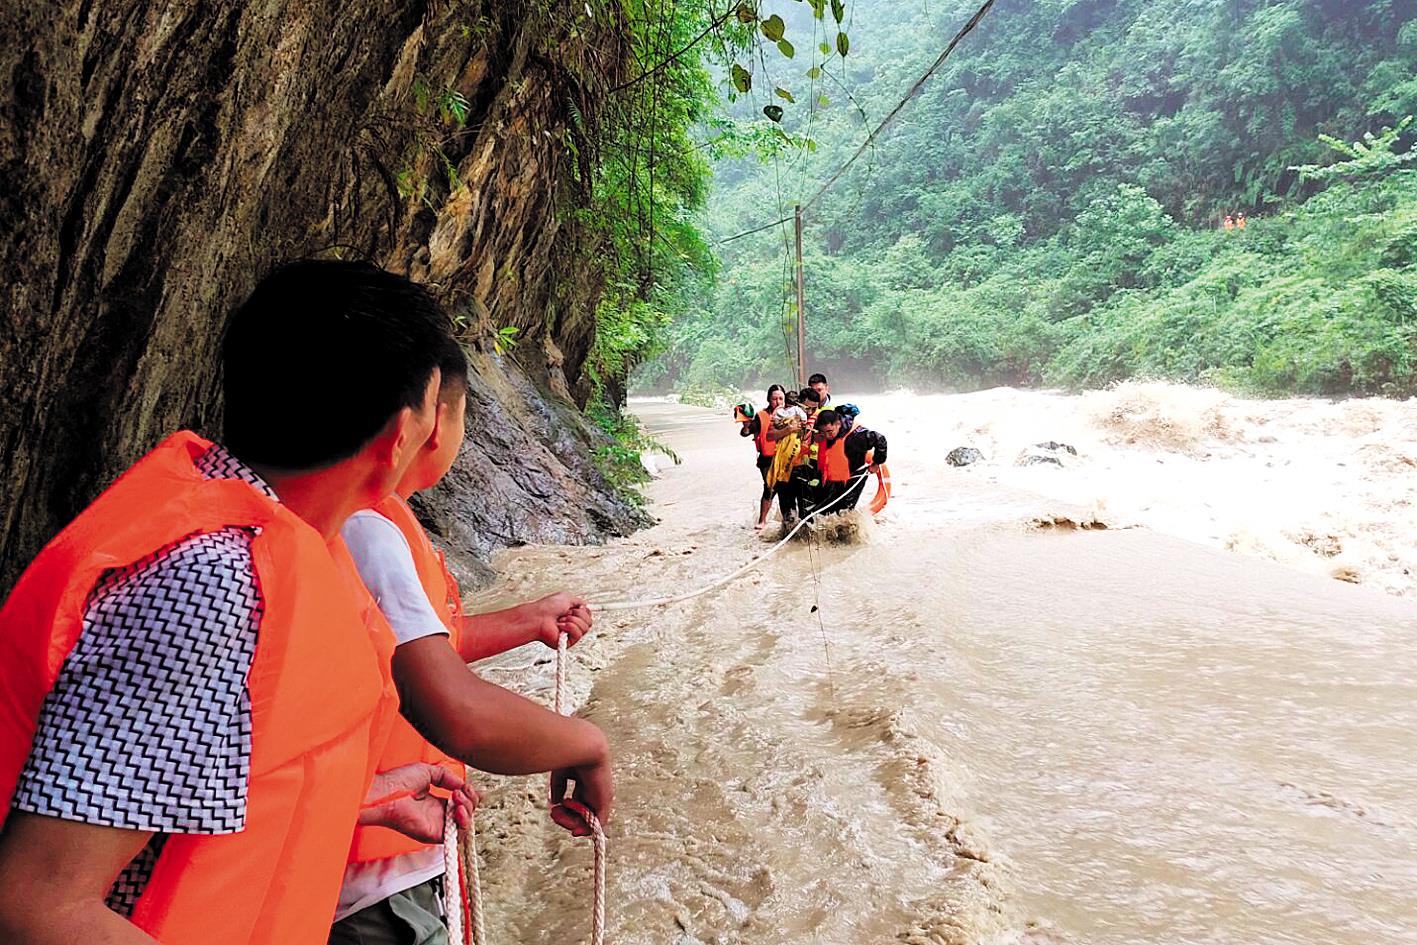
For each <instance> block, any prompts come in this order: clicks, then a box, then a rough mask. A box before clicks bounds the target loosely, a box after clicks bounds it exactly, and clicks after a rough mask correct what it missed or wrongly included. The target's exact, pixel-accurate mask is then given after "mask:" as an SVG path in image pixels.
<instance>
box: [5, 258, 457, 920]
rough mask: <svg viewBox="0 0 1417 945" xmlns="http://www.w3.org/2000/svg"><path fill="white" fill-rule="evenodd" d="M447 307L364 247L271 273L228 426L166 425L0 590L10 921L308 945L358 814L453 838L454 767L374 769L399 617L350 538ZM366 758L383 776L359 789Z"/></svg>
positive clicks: (428, 381)
mask: <svg viewBox="0 0 1417 945" xmlns="http://www.w3.org/2000/svg"><path fill="white" fill-rule="evenodd" d="M449 341H450V332H449V321H448V319H447V316H446V313H444V312H443V311H442V309H441V307H440V306H438V304H437V303H436V302H435V301H434V300H433V299H432V297H431V296H430V295H429V294H428V293H427V292H426V291H425V290H423V289H422V288H421V287H419V286H416V285H414V284H413V283H411V282H409V281H408V280H407V279H404V278H402V277H399V276H395V275H392V274H390V273H387V272H384V271H383V270H380V269H378V268H376V267H374V266H370V265H367V264H361V263H346V262H301V263H295V264H292V265H290V266H286V267H284V268H282V269H280V270H278V271H276V272H275V273H273V274H272V275H270V276H268V277H267V278H266V279H265V280H264V281H263V282H262V283H261V284H260V285H259V286H258V287H257V288H256V291H255V292H254V293H253V294H252V296H251V298H250V299H249V300H248V301H247V302H246V303H245V304H244V305H243V306H242V307H241V308H240V309H239V310H238V311H237V312H236V314H235V315H234V316H233V318H232V320H231V322H230V324H229V326H228V329H227V332H226V336H225V340H224V344H223V353H222V358H223V383H224V387H225V431H224V439H225V443H224V444H223V445H217V444H213V443H210V442H208V441H205V440H203V439H201V438H200V437H198V436H197V435H195V434H193V433H188V432H183V433H178V434H175V435H174V436H172V437H170V438H169V439H168V440H166V441H165V442H163V443H162V444H161V445H159V446H158V447H157V448H156V449H154V450H153V451H152V452H151V453H149V454H148V455H147V456H145V457H143V458H142V459H141V460H139V461H138V462H137V463H136V464H135V465H134V466H133V467H132V468H130V469H129V470H128V472H126V473H125V474H124V475H123V476H122V477H121V478H120V479H119V480H118V481H117V482H115V483H114V484H113V485H112V486H111V487H110V488H109V489H108V490H107V491H106V492H104V494H103V495H101V496H99V498H98V499H96V500H95V501H94V502H93V504H92V505H90V506H89V507H88V508H87V509H86V510H85V511H84V512H82V513H81V514H80V515H79V517H78V518H77V519H75V521H74V522H72V523H71V524H70V525H69V526H68V527H66V528H65V529H64V530H63V531H62V532H60V534H59V535H58V536H57V537H56V538H55V539H54V540H53V541H52V542H51V543H50V544H49V545H48V546H47V547H46V548H45V549H44V550H43V551H42V552H41V553H40V555H39V556H38V557H37V558H36V559H35V561H34V562H33V563H32V564H31V565H30V567H29V568H28V569H27V570H26V571H25V573H24V575H23V576H22V577H21V578H20V580H19V582H18V584H17V585H16V587H15V589H14V591H13V593H11V595H10V597H9V598H8V600H7V601H6V603H5V605H4V608H3V609H0V818H3V827H4V832H3V834H0V875H3V876H4V877H5V881H4V883H3V884H0V940H3V941H14V942H24V943H27V945H48V943H54V945H61V943H62V945H69V943H73V942H86V943H94V945H98V943H104V945H109V943H133V945H137V943H149V945H151V943H152V942H154V941H155V940H157V941H161V942H163V943H164V945H189V943H190V945H243V943H256V942H260V943H275V945H318V943H319V942H321V941H323V940H324V939H325V937H326V936H327V934H328V931H329V923H330V916H331V915H332V914H333V911H334V905H335V901H336V897H337V895H338V892H339V883H340V875H341V871H342V868H343V863H344V860H345V857H346V851H347V850H348V848H349V842H350V835H351V831H352V829H353V827H354V825H355V823H356V821H359V822H361V823H365V824H370V825H373V824H378V825H381V826H383V827H389V828H394V829H397V830H400V831H403V832H405V833H407V834H409V835H410V836H413V837H416V838H418V839H422V840H431V839H435V838H437V837H440V836H442V834H443V832H444V814H443V812H444V809H445V802H444V801H443V800H442V799H441V798H436V797H432V796H430V794H429V788H430V787H434V786H436V787H442V788H446V789H450V790H452V791H453V792H454V798H455V804H454V810H455V812H456V814H457V817H458V819H460V820H461V821H463V822H465V823H466V822H469V818H470V813H471V807H472V805H473V803H475V798H474V796H473V795H472V794H471V793H470V792H469V791H468V790H467V789H466V788H464V786H463V780H462V778H461V776H460V774H458V773H455V772H452V771H448V770H446V769H442V768H439V767H436V766H434V765H431V764H427V763H424V762H421V761H419V762H415V763H414V764H410V765H406V766H404V767H402V768H399V769H396V770H394V771H390V772H388V773H387V774H386V775H383V776H380V777H374V774H373V773H374V771H375V770H376V767H375V765H374V762H375V760H376V759H377V758H378V754H379V752H380V751H381V750H382V746H383V744H384V742H385V739H386V737H387V733H388V731H389V727H390V724H391V723H392V721H393V719H394V717H395V715H396V712H397V708H398V698H397V695H396V693H395V691H394V686H393V682H392V679H391V675H390V666H389V663H390V653H391V650H392V648H393V640H392V636H391V634H390V633H389V629H388V627H387V625H386V624H385V623H384V620H383V617H382V616H381V615H380V613H379V611H378V609H377V608H376V607H375V606H374V602H373V600H372V599H371V598H370V597H369V595H368V593H367V592H366V591H365V590H364V588H363V587H362V586H361V585H360V583H359V578H358V575H357V573H356V572H355V569H354V565H353V562H352V561H351V560H350V558H349V555H348V553H347V552H346V551H345V550H344V545H343V543H342V542H341V541H340V540H339V530H340V526H341V525H342V524H343V523H344V521H345V519H346V518H348V516H349V515H350V514H351V513H353V512H354V511H356V510H358V509H360V508H364V507H366V506H368V505H369V504H371V503H373V502H377V501H379V500H381V499H382V498H383V497H384V496H386V495H388V494H389V493H390V492H391V491H392V489H393V488H394V486H395V484H397V483H398V482H399V481H400V479H401V477H402V475H403V474H404V472H405V471H406V470H407V469H408V467H409V465H410V463H411V462H412V461H413V459H414V457H415V455H416V454H417V452H418V450H419V448H420V447H421V446H422V444H423V443H424V441H425V440H426V439H427V437H428V434H429V431H430V430H431V429H432V427H433V423H434V417H435V404H436V398H437V394H438V389H439V370H438V359H439V357H440V355H441V352H443V351H444V350H445V346H446V344H447V343H448V342H449ZM371 779H372V781H373V784H372V787H371Z"/></svg>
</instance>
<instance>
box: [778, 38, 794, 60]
mask: <svg viewBox="0 0 1417 945" xmlns="http://www.w3.org/2000/svg"><path fill="white" fill-rule="evenodd" d="M777 51H778V52H780V53H782V54H783V55H784V56H786V57H787V58H788V59H791V58H792V57H793V56H795V55H797V50H796V49H794V48H793V46H792V44H791V43H789V42H788V41H787V40H785V39H779V40H778V41H777Z"/></svg>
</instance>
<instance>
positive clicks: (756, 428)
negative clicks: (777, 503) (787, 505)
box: [738, 384, 787, 529]
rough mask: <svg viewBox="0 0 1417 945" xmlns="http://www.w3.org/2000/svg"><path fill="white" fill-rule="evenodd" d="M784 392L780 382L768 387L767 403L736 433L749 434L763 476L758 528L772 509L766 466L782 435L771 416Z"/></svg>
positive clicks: (765, 523) (780, 401)
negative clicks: (756, 451)
mask: <svg viewBox="0 0 1417 945" xmlns="http://www.w3.org/2000/svg"><path fill="white" fill-rule="evenodd" d="M786 393H787V391H786V389H785V388H783V386H782V385H781V384H774V385H772V386H771V387H769V388H768V393H767V401H768V405H767V406H766V407H765V408H763V409H762V410H759V411H758V412H757V413H755V414H754V415H753V416H752V417H751V418H750V419H749V420H748V421H747V422H746V423H743V424H742V425H741V426H740V427H739V428H738V435H739V436H751V437H752V438H753V445H754V446H756V447H757V450H758V459H757V462H758V474H759V475H760V476H762V477H763V495H762V498H761V499H760V500H759V501H758V522H757V524H756V525H755V526H754V527H755V528H758V529H762V528H764V527H766V525H767V522H768V512H770V511H771V510H772V494H773V490H772V489H770V488H769V487H768V467H770V466H772V459H773V457H774V456H776V455H777V441H778V440H779V439H781V438H782V435H783V434H781V433H780V432H778V431H776V430H774V429H773V422H772V417H773V413H774V412H775V411H777V410H780V409H782V406H783V404H784V403H785V402H786V397H785V395H786Z"/></svg>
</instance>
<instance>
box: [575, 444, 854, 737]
mask: <svg viewBox="0 0 1417 945" xmlns="http://www.w3.org/2000/svg"><path fill="white" fill-rule="evenodd" d="M866 476H867V473H864V472H863V473H861V474H859V475H856V476H852V477H851V478H850V479H848V480H847V481H846V482H847V487H848V488H847V489H846V490H845V491H843V492H842V494H841V495H839V496H837V497H836V498H835V499H832V500H831V501H830V502H828V503H827V504H826V505H824V506H822V507H821V508H819V509H816V510H814V511H813V512H811V513H810V514H808V515H804V516H802V518H801V520H800V521H798V523H797V524H796V525H794V526H793V527H792V530H791V531H789V532H788V533H787V534H786V535H784V536H782V539H781V540H780V541H778V543H777V544H775V545H773V546H772V547H771V548H769V549H768V550H767V551H764V552H763V553H762V554H759V555H757V556H756V557H754V558H753V559H752V560H751V561H749V562H748V563H747V564H745V565H743V566H742V567H741V568H739V569H738V570H736V571H733V572H730V573H728V574H725V575H724V576H723V577H721V578H719V579H718V580H716V581H714V582H713V583H711V584H707V585H705V586H704V587H701V588H699V589H698V590H696V591H690V592H689V593H687V594H677V595H675V596H673V597H655V598H652V599H650V600H617V601H609V602H599V601H594V600H593V601H591V602H590V604H591V607H593V608H594V609H595V610H599V611H612V610H635V609H636V608H639V607H662V606H664V605H665V604H677V603H679V602H680V601H686V600H693V599H694V598H695V597H702V596H703V595H704V594H707V593H708V592H709V591H712V590H716V589H718V588H720V587H722V586H723V585H725V584H727V583H728V582H729V581H731V580H733V579H734V578H736V577H740V576H742V575H743V574H745V573H747V572H748V571H750V570H751V569H752V567H753V565H755V564H757V563H758V562H759V561H762V560H763V559H765V558H768V557H770V556H772V555H774V554H776V553H777V552H778V550H779V549H781V548H782V546H783V545H786V544H787V543H788V542H789V541H791V540H792V536H793V535H795V534H797V532H798V530H799V529H800V528H801V527H802V526H803V525H806V524H807V522H808V521H810V520H811V519H814V518H816V517H817V516H818V515H821V514H822V513H824V512H826V511H827V510H828V509H830V508H831V507H832V506H834V505H836V504H837V503H838V502H840V501H842V500H843V499H845V498H846V497H847V496H849V495H851V492H852V490H851V488H850V487H851V486H853V485H855V484H856V483H857V482H860V481H862V480H864V479H865V478H866ZM557 670H558V672H559V670H560V665H559V664H558V665H557ZM557 692H558V693H559V692H560V679H559V678H558V679H557ZM557 711H560V710H559V708H558V709H557Z"/></svg>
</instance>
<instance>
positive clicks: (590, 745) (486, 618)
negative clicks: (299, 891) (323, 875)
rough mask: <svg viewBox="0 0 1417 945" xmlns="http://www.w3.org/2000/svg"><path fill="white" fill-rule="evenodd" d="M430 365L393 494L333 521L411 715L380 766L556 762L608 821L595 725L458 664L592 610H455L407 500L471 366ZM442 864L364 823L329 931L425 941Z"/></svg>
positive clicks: (557, 597)
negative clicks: (423, 436) (339, 526)
mask: <svg viewBox="0 0 1417 945" xmlns="http://www.w3.org/2000/svg"><path fill="white" fill-rule="evenodd" d="M439 367H440V371H441V376H442V390H441V392H440V394H439V398H438V407H437V419H436V420H435V423H434V426H433V432H432V433H431V434H430V435H429V437H428V440H427V442H426V443H425V444H424V445H423V447H422V448H421V449H420V450H419V452H418V456H417V457H416V458H415V459H414V461H413V464H412V465H411V466H410V467H409V469H408V471H407V472H406V473H405V474H404V476H403V479H402V480H401V481H400V482H399V484H398V488H397V489H396V491H395V493H394V494H393V495H392V496H389V497H388V498H386V499H385V500H384V501H383V502H380V503H379V504H378V505H376V506H375V507H374V508H371V509H365V510H363V511H360V512H356V513H355V514H354V515H353V516H351V517H350V519H349V521H347V522H346V523H345V525H344V529H343V534H344V538H345V542H346V543H347V544H348V546H349V549H350V553H351V555H352V556H353V557H354V561H355V564H356V565H357V566H358V568H359V573H360V575H361V576H362V577H363V579H364V583H365V584H366V585H367V586H368V588H369V590H370V591H371V592H372V593H373V594H374V596H375V598H376V599H377V600H378V601H379V606H380V608H381V609H382V610H383V612H384V615H385V616H386V617H387V618H388V621H389V624H390V626H392V628H393V631H394V636H395V638H396V639H397V641H398V646H397V648H396V649H395V650H394V660H393V662H394V673H395V678H396V680H397V681H398V682H399V684H400V692H401V693H402V694H403V696H404V703H403V712H404V715H405V716H407V717H408V718H409V720H410V721H411V722H412V723H413V727H412V728H406V730H404V731H402V732H400V733H397V734H396V736H395V737H394V738H392V739H391V740H390V744H389V747H388V749H386V751H385V756H384V759H383V760H384V763H385V764H386V765H393V764H403V763H407V762H410V761H414V760H418V759H419V758H423V759H424V760H433V759H437V760H440V761H443V762H449V763H454V765H455V767H457V768H459V769H461V765H462V763H464V762H465V763H467V764H469V765H472V766H473V767H476V768H479V769H482V770H484V771H491V772H493V773H497V774H531V773H534V772H541V771H555V772H556V779H557V784H558V785H560V787H558V790H559V791H560V793H561V794H562V795H563V796H564V785H565V784H566V783H567V782H574V784H575V793H574V798H575V799H576V800H577V801H580V802H581V803H583V804H585V805H586V806H587V807H589V808H591V809H592V810H593V811H595V812H596V814H597V815H598V816H599V818H600V820H601V821H602V822H606V821H608V820H609V819H610V816H611V808H612V804H613V795H614V786H613V784H612V780H611V771H610V760H609V749H608V747H607V745H606V741H605V737H604V735H602V734H601V732H600V730H599V729H598V728H597V727H596V726H594V725H593V724H591V723H590V722H587V721H585V720H583V719H578V718H574V717H570V716H561V715H557V714H556V713H555V712H553V711H550V710H549V709H546V708H543V707H542V706H540V705H538V704H536V703H534V702H532V701H530V700H528V699H524V698H522V697H521V696H519V695H515V694H514V693H511V692H508V691H507V690H505V689H503V688H501V687H499V686H496V685H493V684H491V683H488V682H485V681H483V680H481V679H479V678H478V677H477V676H476V675H475V674H473V673H471V672H469V671H468V669H467V666H466V664H467V663H470V662H474V661H476V660H478V659H482V658H484V657H487V656H491V655H494V654H497V653H501V652H504V651H506V650H509V649H512V648H513V647H517V646H521V645H523V644H525V643H532V642H536V641H540V642H541V643H542V644H544V645H546V646H548V647H552V648H555V647H556V645H557V641H558V637H559V636H560V635H561V634H563V633H564V634H566V636H567V642H568V643H569V644H574V643H576V641H578V640H579V639H580V638H581V636H582V635H583V634H585V633H586V631H588V630H589V629H590V627H591V623H592V616H591V612H590V608H589V607H588V606H587V605H586V603H585V601H584V599H582V598H580V597H577V596H573V595H571V594H566V593H558V594H552V595H549V596H547V597H543V598H541V599H539V600H535V601H531V602H529V603H525V604H522V605H520V606H517V607H513V608H510V609H507V610H501V611H497V612H495V613H489V614H479V615H476V616H465V615H463V614H462V608H461V602H460V594H459V591H458V589H457V585H456V582H455V581H454V580H453V579H452V577H451V575H449V574H448V573H447V571H446V568H445V567H444V566H443V564H442V559H441V556H440V555H439V554H438V553H437V551H436V550H435V549H434V548H433V545H432V543H431V542H430V541H429V540H428V537H427V535H426V533H425V532H424V531H423V529H422V527H421V526H420V525H419V524H418V521H417V519H416V518H415V517H414V516H413V513H412V510H411V509H410V508H409V506H408V499H409V497H410V496H411V495H413V493H415V492H418V491H420V490H422V489H427V488H430V487H431V486H433V485H435V484H437V483H438V481H439V480H441V479H442V478H443V476H444V475H446V474H447V472H448V470H449V469H450V468H451V467H452V464H453V460H454V459H455V458H456V457H457V454H458V449H459V447H460V446H461V445H462V442H463V436H464V412H465V410H466V403H467V370H468V368H467V358H466V356H465V355H464V354H463V351H462V349H461V347H459V346H458V345H457V344H456V343H455V342H450V343H449V346H448V350H447V351H446V352H445V355H444V357H443V358H442V360H441V361H440V364H439ZM420 733H422V734H421V735H420ZM423 736H426V738H427V740H428V741H424V737H423ZM429 742H431V743H432V745H429ZM433 746H436V747H437V749H441V751H444V752H447V753H448V755H451V756H452V758H448V757H447V755H442V754H441V752H440V751H435V750H434V749H433ZM454 758H455V759H457V761H456V762H453V759H454ZM557 799H558V800H559V799H560V798H557ZM558 822H562V825H563V826H568V827H571V826H578V824H570V823H566V822H564V821H558ZM381 834H383V835H384V836H380V835H381ZM442 875H443V851H442V847H441V846H439V845H426V844H417V843H411V842H400V841H399V838H398V837H395V836H392V835H388V834H387V831H382V830H377V829H369V830H364V829H361V830H360V831H358V832H357V833H356V837H355V844H354V850H353V853H352V855H351V857H350V863H349V865H348V867H347V868H346V870H345V880H344V888H343V889H342V890H341V893H340V902H339V906H338V908H337V910H336V912H335V924H334V927H333V928H332V929H331V931H330V938H329V941H330V942H331V943H332V945H343V943H349V945H363V943H369V942H385V941H387V942H399V941H405V940H410V939H409V937H410V936H412V935H413V934H414V933H415V932H417V931H420V930H421V932H422V934H421V935H419V936H417V941H418V942H420V943H423V945H434V943H446V942H447V934H446V929H445V928H444V927H443V919H442V918H441V915H440V912H439V909H438V902H439V888H440V885H441V882H443V881H444V880H443V879H442Z"/></svg>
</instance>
